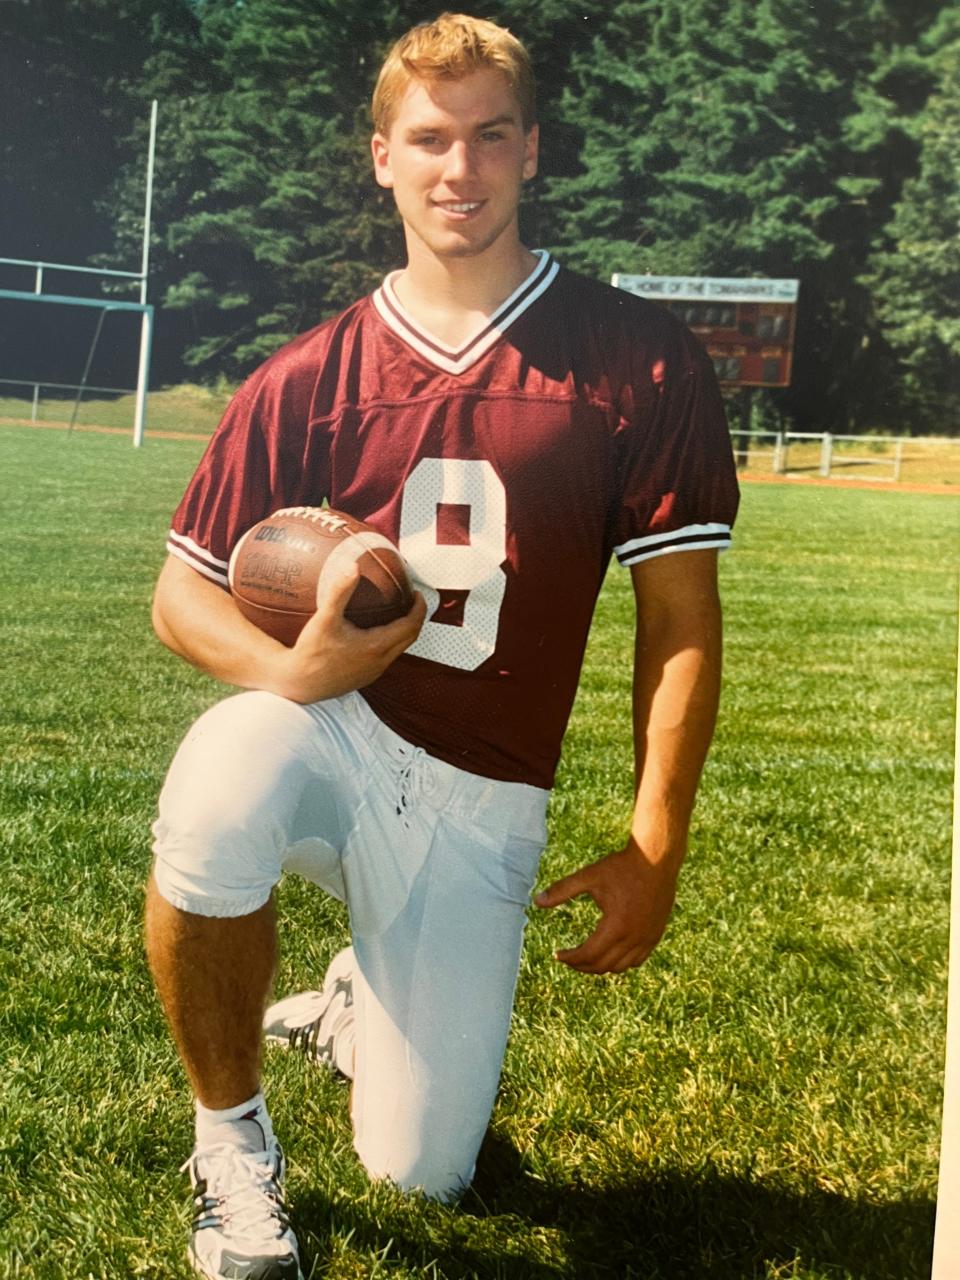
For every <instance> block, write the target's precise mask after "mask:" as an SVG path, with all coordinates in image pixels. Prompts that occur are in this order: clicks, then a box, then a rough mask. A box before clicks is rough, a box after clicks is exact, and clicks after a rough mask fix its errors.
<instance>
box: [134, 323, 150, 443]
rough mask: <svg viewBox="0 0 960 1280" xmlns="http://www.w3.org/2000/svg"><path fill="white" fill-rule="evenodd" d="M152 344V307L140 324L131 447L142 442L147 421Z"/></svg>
mask: <svg viewBox="0 0 960 1280" xmlns="http://www.w3.org/2000/svg"><path fill="white" fill-rule="evenodd" d="M152 346H153V307H148V308H147V309H146V311H144V313H143V320H142V321H141V324H140V364H139V367H138V369H137V402H136V408H135V410H134V415H133V447H134V448H135V449H139V448H140V446H141V445H142V444H143V433H144V429H145V427H146V422H147V384H148V383H149V381H150V350H151V348H152Z"/></svg>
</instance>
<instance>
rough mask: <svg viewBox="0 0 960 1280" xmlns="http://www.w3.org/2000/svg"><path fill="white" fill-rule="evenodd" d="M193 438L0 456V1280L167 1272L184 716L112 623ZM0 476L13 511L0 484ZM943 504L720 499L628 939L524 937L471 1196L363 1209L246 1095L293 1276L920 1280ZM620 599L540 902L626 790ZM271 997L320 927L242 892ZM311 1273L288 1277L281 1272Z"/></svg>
mask: <svg viewBox="0 0 960 1280" xmlns="http://www.w3.org/2000/svg"><path fill="white" fill-rule="evenodd" d="M199 451H200V442H199V441H183V442H181V441H148V443H147V444H146V446H145V447H144V448H143V449H142V450H140V451H134V450H132V449H131V448H130V445H129V442H128V441H127V440H125V439H122V438H119V437H111V436H93V435H75V436H73V437H68V436H66V435H65V434H64V433H62V432H53V431H34V430H29V429H23V428H14V427H2V428H0V459H2V468H3V474H5V475H6V476H7V477H8V489H7V494H6V498H5V502H4V504H3V507H2V510H0V524H2V530H3V535H2V536H3V546H4V548H5V554H4V556H3V559H2V562H0V563H2V570H0V572H2V578H3V596H4V606H5V607H4V611H3V646H4V650H3V651H4V659H5V660H4V662H3V664H2V668H0V683H2V696H0V716H2V721H3V740H4V743H5V746H6V751H5V763H4V768H3V775H2V789H0V860H2V863H0V867H2V874H0V984H2V989H3V991H4V999H3V1001H2V1003H0V1043H2V1054H3V1061H4V1069H3V1073H2V1076H0V1274H2V1275H3V1276H4V1277H5V1278H6V1277H9V1278H10V1280H15V1278H20V1277H29V1278H30V1280H101V1278H102V1280H107V1278H109V1280H118V1278H121V1277H133V1276H144V1277H156V1278H158V1280H159V1278H160V1277H163V1280H177V1278H180V1277H183V1278H185V1277H187V1276H188V1275H190V1274H192V1273H191V1272H190V1271H189V1269H188V1266H187V1263H186V1258H185V1232H186V1224H187V1221H188V1216H189V1213H188V1203H187V1197H186V1179H185V1177H183V1176H181V1175H179V1174H178V1172H177V1169H178V1166H179V1165H180V1163H181V1162H182V1161H183V1160H184V1159H185V1157H186V1156H187V1154H188V1152H189V1146H190V1125H191V1109H190V1103H189V1098H188V1096H187V1093H186V1090H185V1087H184V1080H183V1077H182V1075H181V1072H180V1069H179V1067H178V1065H177V1063H176V1060H175V1056H174V1052H173V1049H172V1047H171V1045H170V1042H169V1040H168V1038H167V1036H166V1032H165V1029H164V1026H163V1021H162V1017H161V1015H160V1012H159V1009H158V1007H157V1004H156V1002H155V999H154V996H153V994H152V988H151V984H150V981H149V978H148V975H147V972H146V967H145V964H144V960H143V956H142V950H141V941H140V916H141V908H142V885H143V881H144V878H145V876H146V873H147V868H148V834H147V832H148V827H149V823H150V821H151V817H152V813H153V809H154V804H155V800H156V794H157V791H158V789H159V787H160V784H161V780H162V777H163V773H164V770H165V767H166V764H167V762H168V760H169V758H170V756H171V754H172V751H173V749H174V746H175V744H176V742H177V740H178V738H179V736H180V735H181V734H182V732H183V731H184V729H185V728H186V727H187V725H188V724H189V723H190V721H191V720H192V719H193V717H194V716H195V715H196V714H197V713H198V711H199V710H200V709H201V708H203V707H205V706H206V705H208V704H209V703H210V702H211V701H212V700H214V699H215V698H216V697H217V696H218V690H217V688H216V687H215V686H214V685H213V684H212V683H211V682H210V681H208V680H207V679H205V678H204V677H202V676H200V675H198V674H196V673H194V672H192V671H190V670H188V669H187V668H186V667H185V666H183V665H182V664H180V663H178V662H177V661H176V660H175V659H174V658H172V657H171V656H169V655H167V654H166V653H164V652H163V651H162V650H161V649H160V647H159V646H158V645H157V644H156V643H155V642H154V641H152V639H151V636H150V633H149V627H148V620H147V611H148V601H149V597H150V592H151V585H152V579H153V577H154V575H155V573H156V570H157V568H158V567H159V564H160V561H161V558H162V554H163V552H162V543H163V535H164V533H165V530H166V527H167V522H168V519H169V513H170V511H171V509H172V507H173V506H174V505H175V503H176V501H177V498H178V496H179V493H180V491H181V489H182V487H183V485H184V484H185V482H186V479H187V477H188V475H189V473H190V471H191V470H192V467H193V465H194V464H195V462H196V460H197V458H198V456H199ZM10 478H13V479H14V481H15V483H12V484H10V483H9V479H10ZM958 522H960V504H957V503H956V502H955V501H954V500H953V499H952V498H950V497H937V496H924V495H915V494H904V493H891V492H889V491H883V492H873V491H868V492H862V491H846V490H839V491H833V490H823V489H809V488H804V487H793V486H789V485H786V486H784V485H757V486H749V487H747V488H746V489H745V492H744V503H743V510H742V515H741V519H740V522H739V524H738V529H737V536H736V548H737V549H736V550H735V551H734V552H732V553H731V554H729V555H728V556H726V557H724V559H723V561H722V577H723V587H724V597H725V603H726V613H727V634H728V641H727V676H726V687H725V695H724V702H723V708H722V719H721V723H720V727H719V730H718V734H717V739H716V743H715V746H714V750H713V753H712V756H711V759H710V762H709V764H708V767H707V771H706V775H705V778H704V784H703V790H702V796H701V801H700V803H699V806H698V810H697V816H696V821H695V830H694V835H693V841H692V852H691V855H690V859H689V862H688V865H687V868H686V870H685V872H684V876H683V878H682V881H681V894H680V899H679V902H678V906H677V909H676V912H675V915H674V918H673V922H672V924H671V927H670V930H669V932H668V934H667V937H666V939H665V940H664V942H663V944H662V945H661V947H660V948H659V949H658V951H657V952H656V953H655V955H654V956H653V957H652V959H651V960H650V961H649V963H648V964H647V965H646V966H645V967H644V968H643V969H642V970H639V971H637V972H635V973H633V974H630V975H626V976H624V977H620V978H601V979H585V978H583V977H580V976H578V975H575V974H573V973H570V972H567V971H566V970H562V969H561V968H560V967H558V966H557V965H556V964H554V963H553V962H552V961H551V959H550V956H551V953H552V951H553V949H554V948H555V947H557V946H558V945H562V944H564V943H566V942H567V941H568V940H570V939H572V938H576V937H578V936H579V935H580V934H581V933H583V932H584V930H586V929H587V927H588V922H589V917H590V915H591V912H590V909H589V907H588V906H586V905H580V904H577V905H575V906H572V907H570V908H569V909H563V914H561V913H560V912H558V913H557V914H555V915H551V916H549V917H546V916H542V915H535V916H534V917H533V918H532V920H531V925H530V929H529V931H528V946H527V951H526V954H525V959H524V964H523V969H522V972H521V978H520V985H519V993H518V1001H517V1009H516V1019H515V1028H514V1034H513V1036H512V1039H511V1043H510V1046H509V1050H508V1055H507V1060H506V1064H505V1070H504V1078H503V1086H502V1091H501V1096H500V1100H499V1103H498V1106H497V1109H496V1112H495V1114H494V1118H493V1123H492V1126H491V1131H490V1134H489V1137H488V1141H487V1143H486V1145H485V1148H484V1151H483V1153H482V1156H481V1162H480V1167H479V1171H478V1177H477V1183H476V1187H475V1190H474V1191H472V1192H471V1193H469V1194H468V1196H467V1198H466V1200H465V1202H464V1204H463V1205H462V1206H461V1207H460V1208H459V1209H451V1208H444V1207H441V1206H437V1205H433V1204H424V1203H422V1202H419V1201H417V1200H416V1199H412V1200H405V1199H403V1198H402V1197H400V1196H399V1195H397V1194H395V1193H394V1192H393V1191H392V1190H391V1189H390V1188H389V1187H384V1186H379V1187H371V1186H369V1185H368V1184H367V1183H366V1181H365V1179H364V1177H363V1175H362V1173H361V1171H360V1170H359V1168H358V1166H357V1163H356V1161H355V1159H354V1156H353V1154H352V1150H351V1145H350V1135H349V1126H348V1121H347V1110H346V1093H345V1091H344V1090H343V1089H342V1088H340V1087H339V1086H338V1085H337V1084H336V1083H335V1082H334V1081H333V1080H331V1079H328V1078H327V1077H326V1076H325V1075H323V1074H321V1073H318V1072H316V1071H311V1070H310V1069H309V1068H308V1067H307V1065H306V1064H303V1063H300V1062H297V1061H291V1060H289V1059H287V1058H285V1057H284V1056H283V1055H280V1056H276V1055H272V1056H270V1057H269V1058H268V1062H267V1068H266V1082H267V1087H268V1090H269V1093H270V1097H271V1101H272V1110H273V1113H274V1117H275V1120H276V1123H277V1127H278V1131H279V1133H280V1136H281V1138H282V1140H283V1141H284V1144H285V1146H286V1150H287V1154H288V1158H289V1163H290V1171H289V1175H288V1193H289V1198H290V1201H291V1204H292V1208H293V1214H294V1219H295V1225H296V1228H297V1230H298V1233H299V1235H300V1238H301V1242H302V1246H303V1252H304V1255H305V1261H306V1263H307V1273H308V1275H309V1274H312V1275H313V1276H314V1277H320V1276H332V1277H336V1278H337V1280H351V1278H353V1277H358V1278H359V1277H391V1278H398V1280H399V1278H403V1280H412V1278H413V1277H429V1278H431V1280H453V1278H454V1277H456V1278H457V1280H468V1278H470V1277H484V1278H487V1277H489V1278H491V1280H492V1278H494V1277H496V1278H502V1280H594V1278H596V1280H599V1278H601V1277H603V1278H607V1277H609V1278H614V1277H618V1278H623V1280H687V1278H689V1280H694V1278H697V1280H700V1278H704V1277H709V1278H716V1280H727V1278H729V1280H741V1278H747V1277H750V1278H751V1280H752V1278H757V1280H760V1278H764V1280H774V1278H777V1280H782V1278H786V1277H791V1278H793V1280H914V1278H916V1280H920V1278H922V1277H926V1276H927V1275H929V1264H930V1253H931V1243H932V1231H933V1205H934V1196H935V1186H936V1167H937V1166H936V1161H937V1149H938V1129H939V1110H940V1095H941V1085H940V1082H941V1073H942V1057H943V1022H944V1013H945V987H946V973H945V956H946V943H947V919H948V892H949V884H948V877H949V850H948V843H949V841H948V830H949V818H950V792H951V781H952V760H951V749H952V741H953V734H952V715H953V688H954V671H955V659H956V599H957V595H956V587H957V584H956V574H955V567H954V565H955V556H954V552H955V545H956V535H957V531H958ZM630 612H631V609H630V599H629V589H628V575H626V574H621V573H619V571H617V573H616V574H611V577H610V579H609V580H608V583H607V586H606V588H605V590H604V593H603V596H602V598H601V602H600V608H599V614H598V618H597V622H596V626H595V629H594V635H593V639H592V643H591V647H590V652H589V655H588V662H587V667H586V670H585V674H584V679H583V683H582V689H581V694H580V697H579V699H578V702H577V706H576V710H575V714H574V719H573V722H572V725H571V729H570V733H569V735H568V740H567V745H566V751H565V757H564V764H563V767H562V771H561V775H560V779H559V782H558V786H557V790H556V793H555V796H554V800H553V804H552V811H551V839H550V845H549V848H548V852H547V855H546V859H545V864H544V868H543V877H542V879H543V882H544V883H546V882H548V880H549V879H550V878H552V877H554V876H555V875H557V874H559V873H560V872H562V871H565V870H567V869H572V868H573V867H574V866H576V865H578V864H579V863H580V862H583V861H585V860H587V859H588V858H591V857H593V856H596V855H598V854H599V853H600V852H603V851H606V850H608V849H609V848H611V847H613V846H615V845H616V844H617V843H618V842H619V841H620V839H621V837H622V834H623V830H624V819H625V815H626V813H627V808H628V801H629V789H630V777H629V767H628V760H629V756H630V751H629V734H628V724H627V720H628V716H627V706H628V688H629V656H628V655H629V652H630V647H631V646H630ZM280 908H281V916H282V919H283V922H284V925H283V940H284V952H283V958H282V963H281V973H280V978H279V983H280V986H281V987H284V988H286V987H288V986H291V985H297V986H302V985H306V984H313V983H314V982H315V981H316V978H317V976H318V975H319V974H320V972H321V971H322V968H323V966H324V963H325V961H326V959H327V958H328V957H329V956H331V955H332V953H333V952H334V951H335V950H337V949H338V948H339V947H340V946H341V945H342V943H343V941H344V936H345V921H344V915H343V912H342V910H341V908H339V907H338V906H337V905H336V904H332V903H330V902H329V901H327V900H325V899H324V898H323V897H322V896H321V895H320V894H319V893H318V892H317V891H316V890H314V889H312V888H311V887H310V886H307V885H304V884H301V883H299V882H296V881H292V880H291V881H287V882H285V884H284V886H283V887H282V890H281V901H280ZM311 1269H312V1271H311Z"/></svg>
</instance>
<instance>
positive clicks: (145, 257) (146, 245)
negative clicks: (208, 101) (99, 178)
mask: <svg viewBox="0 0 960 1280" xmlns="http://www.w3.org/2000/svg"><path fill="white" fill-rule="evenodd" d="M156 152H157V100H156V98H154V100H153V102H151V104H150V142H149V144H148V146H147V194H146V197H145V199H144V207H143V254H142V257H141V260H140V301H141V302H143V303H145V302H146V300H147V271H148V269H149V267H150V214H151V211H152V207H153V164H154V157H155V156H156Z"/></svg>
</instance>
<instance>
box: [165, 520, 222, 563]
mask: <svg viewBox="0 0 960 1280" xmlns="http://www.w3.org/2000/svg"><path fill="white" fill-rule="evenodd" d="M169 541H170V542H175V543H177V545H178V546H180V547H182V548H183V550H184V551H186V552H187V553H188V554H190V555H194V556H199V557H200V559H201V560H206V562H207V564H212V565H215V566H216V567H217V568H218V569H226V567H227V561H226V560H218V559H217V557H216V556H215V555H211V553H210V552H209V551H208V550H207V549H206V547H201V546H200V544H199V542H194V540H193V539H192V538H188V537H187V535H186V534H185V533H177V532H176V531H175V530H173V529H171V530H170V533H169Z"/></svg>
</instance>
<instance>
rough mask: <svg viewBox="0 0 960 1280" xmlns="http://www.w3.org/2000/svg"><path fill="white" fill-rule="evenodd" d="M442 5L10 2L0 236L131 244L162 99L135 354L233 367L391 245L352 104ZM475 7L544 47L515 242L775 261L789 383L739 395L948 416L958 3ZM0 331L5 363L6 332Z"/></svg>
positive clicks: (875, 0) (318, 314) (915, 424)
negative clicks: (532, 150) (146, 308)
mask: <svg viewBox="0 0 960 1280" xmlns="http://www.w3.org/2000/svg"><path fill="white" fill-rule="evenodd" d="M437 12H438V6H437V5H431V6H429V7H427V6H425V5H423V4H420V3H413V2H411V0H365V2H364V3H353V4H344V3H342V2H340V3H338V2H337V0H149V3H147V2H146V0H3V3H2V4H0V119H2V120H3V121H4V127H3V129H2V130H0V255H3V256H7V257H30V258H35V257H38V258H42V257H47V258H52V259H54V260H56V261H92V262H99V263H101V264H104V265H116V264H117V262H118V261H122V262H124V263H129V264H136V263H138V262H139V254H140V242H139V237H140V228H141V219H142V210H143V183H144V157H145V150H146V130H147V118H148V105H149V102H150V100H151V99H152V98H153V97H156V98H158V99H159V102H160V128H159V137H158V148H157V168H156V186H155V203H154V230H153V237H152V260H151V277H150V297H151V300H152V301H154V302H155V303H157V304H159V306H160V316H159V326H158V343H157V356H156V361H155V373H156V377H157V378H158V379H162V380H165V381H172V380H176V379H181V378H183V377H189V378H192V379H195V380H214V379H216V378H222V377H226V378H229V379H236V378H239V377H241V376H243V375H244V374H245V373H247V372H249V371H250V370H251V369H252V368H253V367H254V366H255V365H256V364H257V363H259V362H260V361H261V360H262V359H263V358H264V357H265V356H266V355H267V354H269V353H270V352H271V351H273V350H275V349H276V347H277V346H279V345H280V344H281V343H283V342H284V341H286V340H288V339H289V338H291V337H293V336H294V335H295V334H297V333H298V332H301V331H303V330H304V329H306V328H308V327H310V326H311V325H313V324H316V323H318V322H319V321H320V320H321V319H323V318H325V317H327V316H329V315H331V314H333V313H335V312H336V311H337V310H339V309H340V308H342V307H343V306H346V305H347V304H348V303H350V302H351V301H353V300H354V299H355V298H356V297H357V296H359V295H360V294H362V293H364V292H366V291H368V290H370V289H371V288H372V287H374V286H375V285H376V284H377V283H378V282H379V280H380V279H381V278H382V276H383V274H384V273H385V272H386V271H387V270H389V269H391V268H393V267H395V266H397V265H398V264H399V263H401V262H402V260H403V247H402V238H401V236H400V232H399V224H398V221H397V218H396V215H395V213H394V211H393V207H392V201H391V199H390V196H389V193H387V192H384V191H381V190H380V189H379V188H378V187H377V186H376V185H375V183H374V182H373V178H372V174H371V167H370V162H369V151H368V137H369V131H370V124H369V117H368V100H369V95H370V90H371V88H372V82H373V78H374V76H375V74H376V71H377V69H378V66H379V64H380V61H381V59H382V56H383V54H384V53H385V51H386V49H387V47H388V46H389V44H390V43H391V42H392V40H393V39H394V38H395V37H396V36H397V35H398V34H400V33H401V32H402V31H404V30H405V29H406V28H407V27H408V26H410V25H412V23H414V22H417V21H421V20H423V19H426V18H431V17H433V16H435V15H436V13H437ZM478 12H479V11H478ZM482 13H483V14H484V16H488V17H491V18H493V19H494V20H495V21H498V22H501V23H503V24H504V25H506V26H509V27H510V28H511V30H513V31H514V32H516V34H518V35H519V36H520V37H521V38H522V39H523V40H524V41H525V43H526V44H527V45H528V47H529V48H530V50H531V53H532V54H533V57H534V60H535V64H536V66H537V69H538V78H539V90H540V120H541V133H542V145H541V166H540V170H541V171H540V174H539V176H538V177H537V178H536V179H535V180H534V182H533V183H532V184H530V188H529V190H528V191H527V193H526V196H525V199H524V204H523V208H522V223H523V227H522V229H523V234H524V237H525V240H526V242H527V243H528V244H531V245H534V246H542V247H546V248H549V249H551V250H552V251H553V252H555V253H556V255H557V256H558V257H559V258H560V259H561V261H563V262H564V263H566V264H567V265H568V266H571V267H573V268H575V269H578V270H581V271H584V272H586V273H588V274H590V275H593V276H596V277H598V278H606V279H609V277H610V275H611V274H612V273H613V272H614V271H620V272H627V273H646V272H651V273H653V274H658V275H659V274H673V275H720V276H736V275H750V276H786V277H797V278H799V279H800V281H801V293H800V308H799V323H798V332H797V345H796V354H795V361H794V380H793V385H792V386H791V387H790V388H789V389H786V390H783V391H776V392H765V393H764V394H763V396H762V397H761V400H760V406H759V408H760V414H761V417H762V418H766V419H769V420H774V419H776V420H779V421H784V420H785V421H788V422H789V423H791V424H792V425H793V426H794V427H795V428H797V429H817V430H820V429H832V430H834V431H845V430H853V431H861V430H869V429H877V428H883V429H888V430H892V431H896V432H902V431H911V430H912V431H914V432H921V431H934V432H936V433H938V434H941V433H957V432H960V378H958V369H960V241H958V226H960V177H958V166H957V162H956V157H957V155H958V154H960V11H958V10H957V8H956V7H955V6H953V5H951V4H949V3H942V2H941V0H909V2H908V0H615V2H613V3H611V0H579V3H576V4H574V3H573V2H572V0H491V2H490V3H487V4H485V5H484V6H483V9H482ZM112 287H113V288H114V289H121V290H122V289H123V286H119V285H114V286H112ZM6 345H7V348H8V354H9V355H12V357H13V358H14V361H15V359H16V355H17V352H16V335H15V333H14V334H13V336H10V337H9V340H8V341H7V343H6ZM4 363H6V360H4ZM4 373H5V371H4V369H0V376H4ZM7 376H17V375H16V374H13V375H9V374H8V375H7ZM44 376H47V377H50V376H51V375H50V374H45V375H44Z"/></svg>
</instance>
